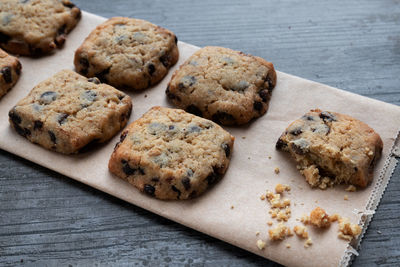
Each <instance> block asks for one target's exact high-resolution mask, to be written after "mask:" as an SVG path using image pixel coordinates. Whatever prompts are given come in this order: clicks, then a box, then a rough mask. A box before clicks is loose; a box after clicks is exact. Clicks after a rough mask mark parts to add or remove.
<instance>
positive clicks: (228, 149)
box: [221, 143, 231, 158]
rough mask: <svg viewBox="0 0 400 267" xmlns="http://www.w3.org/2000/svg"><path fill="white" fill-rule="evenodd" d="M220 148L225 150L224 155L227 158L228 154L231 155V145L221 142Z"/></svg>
mask: <svg viewBox="0 0 400 267" xmlns="http://www.w3.org/2000/svg"><path fill="white" fill-rule="evenodd" d="M221 147H222V149H223V150H224V151H225V156H226V157H227V158H229V156H230V155H231V147H230V146H229V145H228V144H227V143H223V144H222V145H221Z"/></svg>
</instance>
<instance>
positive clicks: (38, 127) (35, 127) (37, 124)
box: [33, 121, 43, 130]
mask: <svg viewBox="0 0 400 267" xmlns="http://www.w3.org/2000/svg"><path fill="white" fill-rule="evenodd" d="M42 127H43V122H41V121H35V122H34V123H33V130H41V129H42Z"/></svg>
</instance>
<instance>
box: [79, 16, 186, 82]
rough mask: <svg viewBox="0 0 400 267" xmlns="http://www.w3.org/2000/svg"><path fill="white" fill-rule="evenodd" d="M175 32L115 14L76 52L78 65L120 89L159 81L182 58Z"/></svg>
mask: <svg viewBox="0 0 400 267" xmlns="http://www.w3.org/2000/svg"><path fill="white" fill-rule="evenodd" d="M177 42H178V39H177V38H176V36H175V34H174V33H173V32H171V31H169V30H167V29H164V28H162V27H160V26H156V25H154V24H152V23H150V22H148V21H145V20H140V19H132V18H123V17H115V18H111V19H109V20H107V21H106V22H104V23H103V24H101V25H99V26H97V28H96V29H95V30H94V31H93V32H92V33H90V35H89V36H88V37H87V38H86V40H85V41H84V42H83V44H82V45H81V46H80V47H79V48H78V50H76V52H75V60H74V64H75V68H76V70H77V71H78V72H79V73H81V74H82V75H85V76H87V77H97V78H99V79H100V80H101V81H102V82H105V83H108V84H111V85H113V86H115V87H117V88H125V89H133V90H140V89H145V88H147V87H150V86H152V85H154V84H156V83H158V82H159V81H160V80H161V79H162V78H164V76H165V75H166V74H167V72H168V69H169V68H170V67H171V66H172V65H174V64H175V63H176V62H177V61H178V58H179V52H178V47H177Z"/></svg>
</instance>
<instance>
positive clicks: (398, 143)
mask: <svg viewBox="0 0 400 267" xmlns="http://www.w3.org/2000/svg"><path fill="white" fill-rule="evenodd" d="M399 150H400V128H399V130H398V131H397V135H396V137H395V138H394V141H393V143H392V145H391V148H390V150H389V155H388V156H387V157H386V159H385V163H384V165H383V167H382V170H381V172H380V174H379V177H378V182H377V183H376V184H375V186H374V188H373V189H372V193H371V195H370V197H369V199H368V202H367V205H366V210H365V211H364V212H363V213H364V214H363V215H362V216H361V218H360V221H359V224H360V225H361V227H362V232H361V234H360V235H359V237H358V238H357V240H355V241H354V242H353V244H351V243H350V244H349V245H348V246H347V249H346V251H345V253H344V255H343V257H342V259H341V260H340V263H339V266H350V265H351V264H352V262H353V260H354V259H355V257H356V256H358V255H356V254H354V249H355V250H356V252H357V251H358V250H359V249H360V247H361V242H362V240H363V238H364V235H365V234H366V232H367V229H368V226H369V224H370V223H371V221H372V218H373V216H374V212H372V213H368V212H369V211H375V210H376V209H377V208H378V206H379V203H380V201H381V199H382V197H383V195H384V193H385V191H386V188H387V186H388V184H389V181H390V179H391V178H392V176H393V173H394V171H395V169H396V166H397V164H398V162H399V159H398V157H399V156H400V155H399V154H397V152H398V151H399Z"/></svg>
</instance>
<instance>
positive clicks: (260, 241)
mask: <svg viewBox="0 0 400 267" xmlns="http://www.w3.org/2000/svg"><path fill="white" fill-rule="evenodd" d="M266 245H267V243H265V242H264V241H262V240H261V239H258V240H257V247H258V249H259V250H263V249H265V247H266Z"/></svg>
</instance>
